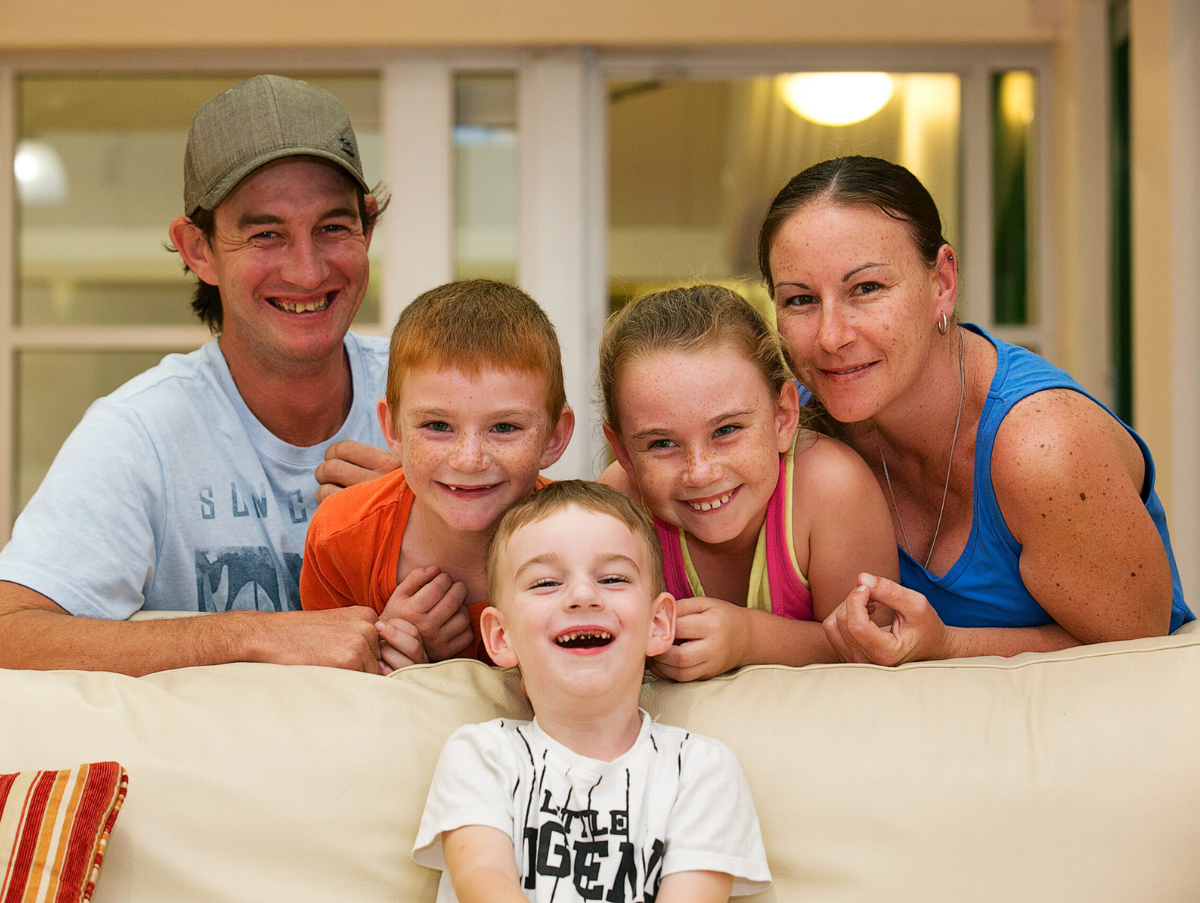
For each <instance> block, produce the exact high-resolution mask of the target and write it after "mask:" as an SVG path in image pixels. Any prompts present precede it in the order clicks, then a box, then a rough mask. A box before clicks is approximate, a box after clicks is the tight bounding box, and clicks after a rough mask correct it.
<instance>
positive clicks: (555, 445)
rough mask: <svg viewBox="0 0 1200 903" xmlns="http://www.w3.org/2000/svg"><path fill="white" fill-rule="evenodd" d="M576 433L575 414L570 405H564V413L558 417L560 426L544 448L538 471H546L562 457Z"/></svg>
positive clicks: (556, 427) (555, 428)
mask: <svg viewBox="0 0 1200 903" xmlns="http://www.w3.org/2000/svg"><path fill="white" fill-rule="evenodd" d="M574 432H575V412H574V411H572V410H571V406H570V405H569V404H565V405H563V408H562V413H561V414H559V415H558V425H557V426H555V427H554V432H553V433H551V434H550V438H549V439H548V440H546V445H545V447H543V448H542V457H541V459H540V460H539V461H538V470H545V469H546V468H547V467H549V466H550V465H551V464H553V463H554V462H555V461H557V460H558V459H559V458H561V457H562V455H563V452H565V451H566V450H567V445H568V444H569V443H570V441H571V436H572V435H573V434H574Z"/></svg>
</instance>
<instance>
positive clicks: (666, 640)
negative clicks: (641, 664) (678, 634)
mask: <svg viewBox="0 0 1200 903" xmlns="http://www.w3.org/2000/svg"><path fill="white" fill-rule="evenodd" d="M674 642H675V597H674V596H672V595H671V594H670V593H659V594H658V596H657V598H655V600H654V601H653V602H651V603H650V636H649V637H648V638H647V640H646V655H648V656H650V657H651V658H653V657H654V656H656V655H662V654H663V653H664V652H666V651H667V650H668V649H670V648H671V644H672V643H674Z"/></svg>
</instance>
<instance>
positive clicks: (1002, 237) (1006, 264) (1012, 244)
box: [992, 72, 1035, 326]
mask: <svg viewBox="0 0 1200 903" xmlns="http://www.w3.org/2000/svg"><path fill="white" fill-rule="evenodd" d="M1034 87H1035V85H1034V78H1033V74H1032V73H1029V72H996V73H993V75H992V215H993V216H994V217H995V222H994V226H993V239H992V241H993V247H992V266H993V270H992V272H993V278H994V286H993V292H992V299H993V302H992V303H993V311H992V320H993V322H995V323H997V324H1000V325H1005V326H1008V325H1018V326H1019V325H1024V324H1026V323H1029V322H1030V319H1031V318H1030V310H1029V308H1030V305H1029V276H1028V273H1029V268H1028V254H1029V204H1028V198H1029V177H1028V164H1029V147H1030V145H1029V130H1030V128H1031V127H1032V124H1033V118H1034V112H1035V111H1034V93H1035V91H1034Z"/></svg>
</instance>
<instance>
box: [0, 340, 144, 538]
mask: <svg viewBox="0 0 1200 903" xmlns="http://www.w3.org/2000/svg"><path fill="white" fill-rule="evenodd" d="M16 358H17V360H16V380H17V385H16V404H17V417H16V419H17V431H16V433H17V442H16V449H15V451H16V487H15V489H16V491H15V493H14V504H15V509H14V511H13V516H14V517H15V516H16V515H17V514H20V512H21V509H22V508H24V507H25V503H26V502H28V501H29V497H30V496H32V495H33V493H34V490H36V489H37V487H38V484H40V483H41V482H42V477H44V476H45V475H46V471H47V470H49V468H50V462H52V461H53V460H54V456H55V455H56V454H58V449H59V447H60V446H61V445H62V444H63V440H65V439H66V438H67V434H68V433H70V432H71V430H72V429H74V427H75V424H77V423H78V422H79V418H80V417H82V416H83V412H84V411H86V410H87V407H88V405H90V404H91V403H92V402H93V401H94V400H95V399H97V398H99V397H100V396H101V395H107V394H108V393H109V392H111V391H112V390H113V389H115V388H117V386H119V385H121V384H122V383H123V382H125V381H126V380H129V379H132V378H133V377H134V376H136V375H137V374H139V373H141V372H142V371H143V370H146V369H147V368H149V367H153V366H154V365H155V364H157V363H158V362H159V361H160V360H162V358H163V354H162V352H119V351H113V352H78V351H22V352H17V355H16Z"/></svg>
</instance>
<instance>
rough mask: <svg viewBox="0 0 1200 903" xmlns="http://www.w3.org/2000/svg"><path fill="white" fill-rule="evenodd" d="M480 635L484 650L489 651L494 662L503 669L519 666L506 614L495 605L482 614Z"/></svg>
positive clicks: (480, 615) (480, 617) (480, 616)
mask: <svg viewBox="0 0 1200 903" xmlns="http://www.w3.org/2000/svg"><path fill="white" fill-rule="evenodd" d="M479 633H480V634H481V635H482V636H481V638H482V640H483V648H485V649H486V650H487V653H488V655H490V656H491V657H492V661H493V662H495V663H496V664H497V665H499V666H500V667H501V668H512V667H515V666H516V665H517V664H518V662H517V652H516V650H515V649H513V647H512V644H511V643H510V642H509V640H508V628H507V627H506V626H505V624H504V612H502V611H501V610H500V609H498V608H496V606H494V605H489V606H488V607H487V608H485V609H484V610H483V611H482V612H480V614H479Z"/></svg>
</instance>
